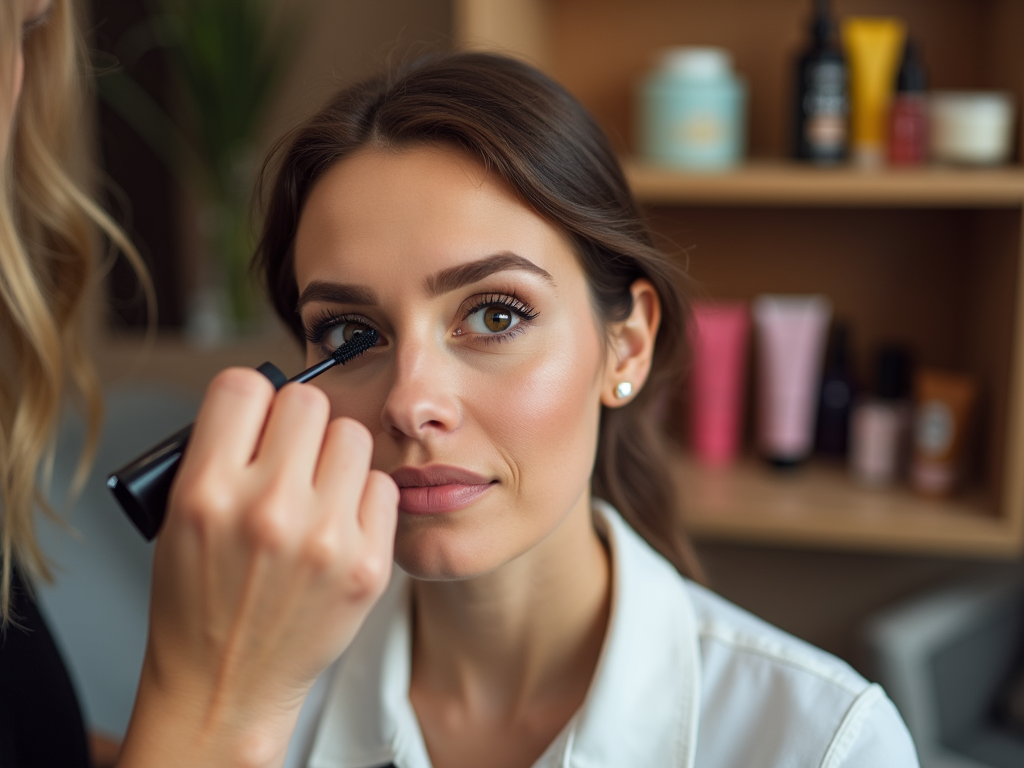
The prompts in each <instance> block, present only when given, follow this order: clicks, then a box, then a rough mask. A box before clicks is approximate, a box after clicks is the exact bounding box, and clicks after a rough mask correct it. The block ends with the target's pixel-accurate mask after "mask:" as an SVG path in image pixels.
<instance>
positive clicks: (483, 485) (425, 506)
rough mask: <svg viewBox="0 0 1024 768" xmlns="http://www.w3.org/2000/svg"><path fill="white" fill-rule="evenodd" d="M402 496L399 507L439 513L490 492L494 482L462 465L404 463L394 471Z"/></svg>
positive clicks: (412, 510) (393, 475) (418, 512)
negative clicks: (424, 465) (413, 465)
mask: <svg viewBox="0 0 1024 768" xmlns="http://www.w3.org/2000/svg"><path fill="white" fill-rule="evenodd" d="M391 477H392V479H394V481H395V484H396V485H397V486H398V491H399V494H400V495H401V499H400V500H399V502H398V509H399V511H401V512H408V513H409V514H414V515H436V514H441V513H444V512H454V511H455V510H457V509H462V508H463V507H467V506H469V505H470V504H472V503H473V502H474V501H476V500H477V499H478V498H480V497H481V496H483V495H484V494H485V493H487V492H488V491H489V490H490V489H491V488H492V487H494V485H495V484H496V481H494V482H492V481H491V480H488V479H487V478H486V477H484V476H482V475H478V474H477V473H476V472H470V471H469V470H468V469H462V468H460V467H448V466H443V465H433V466H429V467H401V468H400V469H397V470H395V471H394V472H392V473H391Z"/></svg>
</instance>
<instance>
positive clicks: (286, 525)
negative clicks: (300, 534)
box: [243, 491, 295, 553]
mask: <svg viewBox="0 0 1024 768" xmlns="http://www.w3.org/2000/svg"><path fill="white" fill-rule="evenodd" d="M287 510H288V502H287V501H286V500H285V499H284V498H282V494H280V493H276V492H274V491H271V492H269V493H264V494H261V496H260V498H259V500H258V501H256V502H255V503H254V504H253V505H252V507H251V508H250V509H249V511H248V514H247V515H246V516H245V519H244V522H243V529H244V532H245V536H246V539H247V540H248V541H249V543H250V544H251V545H252V546H253V548H255V549H257V550H260V551H264V552H269V553H281V552H285V551H288V550H289V549H291V548H292V545H293V539H294V537H295V533H294V530H295V526H294V525H292V524H291V523H290V521H289V519H288V514H287Z"/></svg>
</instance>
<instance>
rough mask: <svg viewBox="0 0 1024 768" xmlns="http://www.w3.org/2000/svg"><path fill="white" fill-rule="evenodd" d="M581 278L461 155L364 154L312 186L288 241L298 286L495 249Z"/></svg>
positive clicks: (546, 228) (556, 245) (563, 248)
mask: <svg viewBox="0 0 1024 768" xmlns="http://www.w3.org/2000/svg"><path fill="white" fill-rule="evenodd" d="M509 251H511V252H513V253H516V254H518V255H521V256H523V257H525V258H527V259H529V260H531V261H533V262H534V263H536V264H537V265H538V266H540V267H542V268H543V269H546V270H547V271H548V272H550V273H551V274H552V275H555V274H556V273H561V274H562V275H563V276H565V275H567V274H568V273H569V272H572V271H576V272H578V273H579V274H580V276H582V272H581V271H580V270H579V266H578V264H577V261H576V258H575V256H574V254H573V252H572V248H571V246H570V245H569V243H568V240H567V238H566V237H565V236H564V235H563V234H562V233H561V231H560V230H559V229H558V228H557V227H555V226H554V225H552V224H551V223H550V222H548V221H547V220H546V219H544V218H543V217H541V216H540V215H538V214H537V213H536V212H535V211H533V210H532V209H531V208H530V207H529V206H527V205H526V204H525V203H523V202H522V201H521V200H520V199H519V198H518V197H517V196H516V195H515V193H514V192H513V191H512V190H510V189H509V188H508V186H507V185H506V184H505V182H504V181H503V180H502V179H501V178H500V177H498V176H497V174H495V173H490V172H488V171H487V169H485V168H484V166H483V164H482V163H481V162H480V161H479V160H477V159H476V158H474V157H472V156H471V155H469V154H468V153H465V152H462V151H460V150H457V149H452V148H446V147H435V146H418V147H413V148H408V149H401V150H397V151H396V150H383V149H377V148H368V149H364V150H361V151H360V152H358V153H356V154H355V155H352V156H351V157H349V158H346V159H345V160H343V161H341V162H339V163H337V164H336V165H335V166H333V167H332V168H331V169H330V170H328V171H327V172H326V173H325V174H324V176H323V177H322V178H321V179H320V180H319V181H318V182H317V183H316V185H315V186H314V188H313V190H312V192H311V193H310V196H309V198H308V200H307V202H306V205H305V207H304V209H303V213H302V217H301V219H300V222H299V228H298V232H297V233H296V239H295V270H296V279H297V282H298V285H299V290H300V291H301V290H302V288H303V287H304V286H305V285H306V284H307V283H309V282H310V281H311V280H314V279H330V278H331V277H337V272H338V270H339V269H342V270H344V271H345V272H346V275H347V276H348V277H349V278H357V277H358V278H360V279H373V278H378V279H389V278H394V277H398V276H401V277H411V276H413V275H425V274H429V273H433V272H436V271H437V270H440V269H444V268H446V267H450V266H453V265H456V264H459V263H463V262H467V261H473V260H476V259H479V258H481V257H484V256H488V255H491V254H495V253H501V252H509Z"/></svg>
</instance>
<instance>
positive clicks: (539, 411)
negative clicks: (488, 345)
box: [467, 328, 603, 496]
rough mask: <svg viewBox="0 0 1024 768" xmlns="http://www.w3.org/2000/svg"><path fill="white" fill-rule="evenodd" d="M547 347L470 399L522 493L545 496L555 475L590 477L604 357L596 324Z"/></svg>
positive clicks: (554, 340)
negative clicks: (510, 468)
mask: <svg viewBox="0 0 1024 768" xmlns="http://www.w3.org/2000/svg"><path fill="white" fill-rule="evenodd" d="M546 346H547V348H546V349H543V350H538V351H536V352H535V353H534V354H532V355H531V356H530V357H529V358H527V360H524V361H520V362H519V363H518V364H515V365H511V366H509V369H508V370H507V371H505V372H504V375H502V376H500V377H498V378H497V379H495V380H491V381H489V382H488V386H486V387H482V388H481V392H480V393H479V394H478V395H475V396H474V397H472V398H467V400H468V401H469V402H471V403H472V406H471V407H472V409H473V414H474V417H475V419H474V420H476V421H478V422H479V423H480V424H481V425H482V426H483V428H484V429H485V430H486V431H487V432H488V434H489V436H490V438H491V440H492V441H493V443H494V444H495V446H496V447H497V448H498V450H499V451H501V452H502V453H505V454H506V458H507V459H508V461H509V462H510V465H511V466H512V470H513V471H516V472H517V473H518V475H519V476H518V478H517V481H518V485H519V490H520V493H521V494H523V495H527V496H531V495H534V494H541V493H550V492H551V490H552V489H551V484H552V479H553V478H562V479H564V480H565V481H566V482H569V480H570V478H569V476H568V474H567V473H569V472H573V473H574V474H580V473H582V475H583V476H582V477H581V478H579V480H580V481H581V482H589V474H590V469H591V464H592V461H593V454H594V449H595V447H596V441H597V423H598V417H599V413H600V405H599V404H600V399H599V398H600V372H601V368H602V362H603V358H602V355H601V344H600V341H599V339H598V336H597V331H596V329H592V328H582V329H579V330H578V331H577V332H576V333H571V332H566V333H563V334H560V335H559V336H558V337H557V338H553V339H551V340H550V342H549V343H548V344H547V345H546ZM488 391H489V392H492V393H494V395H496V396H490V397H488V396H487V393H488ZM569 484H570V485H573V484H578V483H569Z"/></svg>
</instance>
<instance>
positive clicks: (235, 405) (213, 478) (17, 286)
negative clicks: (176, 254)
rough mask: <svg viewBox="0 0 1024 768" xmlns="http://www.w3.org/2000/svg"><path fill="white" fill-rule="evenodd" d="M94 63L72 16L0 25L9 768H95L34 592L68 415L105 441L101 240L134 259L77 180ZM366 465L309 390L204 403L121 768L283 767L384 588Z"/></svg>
mask: <svg viewBox="0 0 1024 768" xmlns="http://www.w3.org/2000/svg"><path fill="white" fill-rule="evenodd" d="M80 51H81V48H80V45H79V41H78V39H77V35H76V32H75V24H74V9H73V7H72V6H71V3H70V0H5V1H4V2H2V3H0V150H2V153H0V172H2V174H3V182H2V183H0V359H2V360H3V365H2V366H0V542H2V548H0V572H2V574H3V578H2V582H0V606H2V619H3V629H4V634H3V635H0V643H2V645H0V765H2V766H4V768H9V767H13V768H24V767H26V766H32V767H33V768H35V767H36V766H40V767H41V768H53V767H55V766H61V768H75V767H77V766H88V765H89V764H90V758H89V755H88V752H87V742H86V737H85V734H84V731H83V725H82V718H81V715H80V713H79V711H78V707H77V704H76V702H75V698H74V693H73V690H72V687H71V684H70V681H69V680H68V677H67V674H66V673H65V671H64V668H63V666H62V665H61V662H60V657H59V654H58V653H57V650H56V648H55V646H54V644H53V641H52V639H51V638H50V635H49V633H48V632H47V631H46V625H45V623H44V622H43V620H42V617H41V616H40V615H39V612H38V610H37V609H36V606H35V604H34V601H33V599H32V593H31V589H30V586H29V585H30V584H31V583H32V581H34V580H36V579H40V578H46V577H47V576H48V568H47V564H46V563H45V561H44V558H43V557H42V555H41V554H40V551H39V549H38V547H37V545H36V543H35V537H34V528H33V515H34V514H35V512H36V511H37V510H38V504H36V498H37V495H36V487H35V479H36V476H37V472H38V470H39V469H40V467H41V465H42V466H45V461H44V457H45V455H46V451H47V446H48V445H49V443H50V441H51V439H52V436H53V431H54V426H55V422H56V420H57V417H58V414H59V410H60V406H61V403H62V401H63V400H64V399H65V398H68V397H72V398H78V399H80V400H81V401H82V402H83V403H84V405H85V409H86V411H87V414H88V416H89V423H90V424H91V434H92V435H93V442H94V440H95V435H96V430H97V425H98V423H99V417H100V414H99V409H98V402H99V400H98V398H97V394H96V393H97V387H96V384H95V379H94V376H93V373H92V368H91V367H90V365H89V362H88V360H87V358H86V357H85V356H84V354H83V339H82V334H81V328H82V324H83V320H84V318H83V313H84V311H85V297H86V295H87V293H88V291H89V290H90V289H91V288H92V286H93V284H94V283H95V282H96V281H97V279H98V278H99V274H98V272H97V264H96V258H95V256H96V254H95V252H94V250H93V246H94V240H95V239H96V235H97V234H98V232H102V233H103V234H104V235H105V236H106V237H107V238H108V239H109V240H111V241H113V242H114V243H115V244H116V245H118V247H120V248H121V250H122V251H123V252H125V253H126V254H128V255H129V256H130V257H133V256H134V254H135V251H134V250H132V248H131V246H130V245H129V244H128V243H127V242H126V241H125V239H124V237H123V235H122V234H121V233H120V232H119V231H118V230H117V228H116V227H114V226H113V225H112V224H111V223H110V221H109V220H108V219H107V218H106V217H105V216H104V215H103V214H102V212H101V211H100V210H99V209H98V208H97V207H96V206H95V205H94V204H93V203H92V202H91V201H90V200H89V198H88V197H87V196H86V195H85V194H83V192H82V191H81V189H80V187H79V186H78V185H77V184H76V183H75V181H74V180H73V179H72V176H71V175H70V173H69V171H68V169H71V168H80V167H82V165H83V163H82V162H81V158H80V157H78V153H77V150H80V149H81V147H79V146H78V145H79V144H80V142H79V141H77V140H76V139H77V134H78V133H79V125H80V120H81V115H80V112H79V109H78V107H79V106H80V104H81V103H82V87H83V83H84V82H85V79H84V77H83V75H82V72H83V71H84V66H83V62H82V61H81V56H80ZM135 260H136V262H137V261H138V259H137V257H135ZM261 434H264V435H265V436H266V439H265V440H264V441H263V443H261V444H259V445H258V442H259V438H260V435H261ZM370 443H371V441H370V437H369V434H368V433H367V430H366V429H365V428H364V427H362V426H361V425H359V424H358V423H356V422H354V421H352V420H350V419H336V420H333V421H332V420H330V419H329V405H328V402H327V398H326V397H325V396H324V394H323V393H321V392H320V391H319V390H316V389H314V388H313V387H311V386H307V385H293V386H289V387H286V388H285V390H283V391H282V392H281V393H280V394H278V395H277V396H276V397H275V395H274V392H273V389H272V387H271V386H270V385H269V383H268V382H267V381H266V380H265V379H263V377H262V376H260V375H259V374H258V373H256V372H255V371H251V370H242V369H235V370H229V371H226V372H224V373H223V374H221V375H220V376H218V377H217V378H216V379H215V380H214V382H213V383H212V384H211V385H210V388H209V392H208V397H207V398H206V400H205V401H204V404H203V407H202V411H201V413H200V416H199V418H198V420H197V423H196V431H195V433H194V437H193V441H192V444H191V446H190V450H189V455H188V456H187V457H186V459H185V461H184V462H183V465H182V468H181V471H180V473H179V478H178V480H179V482H178V483H177V485H176V487H175V489H174V493H173V495H172V499H171V503H170V506H169V509H168V515H167V522H166V528H165V531H164V534H163V535H162V536H161V540H160V542H159V543H158V545H157V547H156V553H155V564H154V574H153V597H152V603H151V605H152V607H151V615H150V635H149V641H148V644H147V649H146V656H145V661H144V664H143V671H142V677H141V680H140V684H139V691H138V695H137V699H136V703H135V709H134V712H133V715H132V719H131V723H130V725H129V730H128V733H127V735H126V737H125V741H124V745H123V748H122V749H121V753H120V756H119V758H118V765H120V766H163V765H167V766H176V767H178V766H183V765H188V766H229V765H251V766H262V765H267V766H273V765H280V764H281V762H282V760H283V759H284V755H285V750H286V748H287V744H288V740H289V738H290V736H291V733H292V730H293V727H294V723H295V721H296V719H297V717H298V714H299V710H300V708H301V705H302V702H303V700H304V699H305V696H306V692H307V691H308V690H309V688H310V686H312V684H313V682H314V680H315V679H316V677H317V676H318V674H319V673H320V672H321V671H322V670H323V669H324V668H325V667H326V666H327V665H329V664H330V663H331V662H332V661H333V660H334V659H335V658H336V657H337V655H338V654H339V653H340V652H341V650H342V649H343V648H344V647H345V646H346V645H347V644H348V642H349V640H350V639H351V637H352V635H353V634H354V632H355V630H356V629H357V628H358V625H359V623H360V622H361V621H362V619H363V617H364V616H365V614H366V612H367V611H368V609H369V607H370V605H371V604H372V602H373V601H374V599H376V597H377V596H378V595H379V594H380V593H381V591H382V590H383V589H384V586H385V584H386V582H387V577H388V572H389V565H390V561H391V551H392V546H393V531H394V524H395V523H394V521H395V505H396V501H397V497H398V493H397V490H396V489H395V487H394V483H393V482H392V480H391V479H390V478H389V477H387V476H386V475H384V474H383V473H380V472H376V471H371V470H370V466H369V464H370ZM86 454H88V451H86ZM296 504H298V508H297V509H298V511H296V506H295V505H296ZM325 617H328V618H327V619H326V620H325ZM111 631H112V632H113V631H116V628H113V627H112V628H111Z"/></svg>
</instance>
